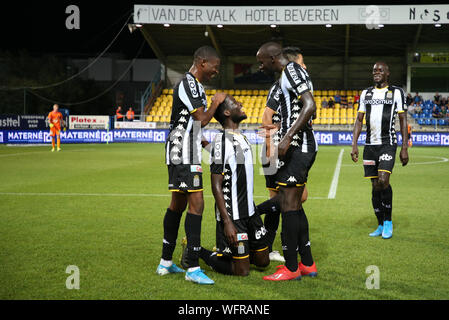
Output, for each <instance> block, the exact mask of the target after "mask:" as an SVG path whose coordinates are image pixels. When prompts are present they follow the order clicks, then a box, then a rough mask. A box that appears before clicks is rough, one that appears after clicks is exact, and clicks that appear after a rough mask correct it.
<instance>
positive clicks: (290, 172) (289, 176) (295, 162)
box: [276, 148, 317, 187]
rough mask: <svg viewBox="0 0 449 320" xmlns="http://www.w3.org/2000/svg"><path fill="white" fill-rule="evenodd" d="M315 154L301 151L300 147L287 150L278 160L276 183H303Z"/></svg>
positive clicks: (299, 184)
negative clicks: (283, 156)
mask: <svg viewBox="0 0 449 320" xmlns="http://www.w3.org/2000/svg"><path fill="white" fill-rule="evenodd" d="M316 154H317V153H316V152H302V151H301V149H300V148H293V149H290V150H288V152H287V155H286V157H285V159H284V160H279V164H278V166H279V170H278V173H277V174H276V184H278V185H280V186H285V187H295V186H296V187H300V186H303V185H305V184H306V183H307V177H308V175H309V170H310V169H311V168H312V165H313V163H314V162H315V158H316Z"/></svg>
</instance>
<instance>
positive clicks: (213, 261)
mask: <svg viewBox="0 0 449 320" xmlns="http://www.w3.org/2000/svg"><path fill="white" fill-rule="evenodd" d="M200 258H201V259H203V260H204V262H205V263H206V264H207V265H208V266H209V267H211V268H212V269H214V270H215V271H217V272H219V273H222V274H227V275H232V274H233V272H232V258H230V257H226V256H221V255H220V256H219V255H217V253H216V252H212V251H209V250H207V249H204V248H201V251H200Z"/></svg>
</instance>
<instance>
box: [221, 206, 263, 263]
mask: <svg viewBox="0 0 449 320" xmlns="http://www.w3.org/2000/svg"><path fill="white" fill-rule="evenodd" d="M233 223H234V226H235V228H236V229H237V241H238V247H233V246H230V245H229V244H228V241H227V240H226V237H225V234H224V225H223V221H217V227H216V247H217V254H222V255H226V256H230V257H232V258H234V259H245V258H248V257H249V254H250V251H262V250H265V249H267V248H268V245H267V239H266V234H267V229H265V226H264V225H263V222H262V219H261V218H260V216H259V215H258V214H257V213H254V214H253V215H252V216H251V217H249V218H244V219H239V220H235V221H233Z"/></svg>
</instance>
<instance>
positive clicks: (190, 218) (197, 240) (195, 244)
mask: <svg viewBox="0 0 449 320" xmlns="http://www.w3.org/2000/svg"><path fill="white" fill-rule="evenodd" d="M202 218H203V216H201V215H197V214H193V213H189V212H188V213H187V215H186V219H185V222H184V228H185V232H186V237H187V256H186V260H187V265H188V266H189V268H195V267H199V266H200V264H199V261H198V259H199V254H200V251H201V220H202Z"/></svg>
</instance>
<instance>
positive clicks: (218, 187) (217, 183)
mask: <svg viewBox="0 0 449 320" xmlns="http://www.w3.org/2000/svg"><path fill="white" fill-rule="evenodd" d="M211 185H212V193H213V195H214V198H215V203H216V204H217V208H218V211H219V213H220V218H221V221H223V225H224V234H225V237H226V239H227V241H228V243H229V244H230V245H232V246H237V229H236V228H235V226H234V223H233V222H232V220H231V217H230V216H229V214H228V212H227V210H226V203H225V199H224V195H223V187H222V185H223V175H222V174H217V173H211Z"/></svg>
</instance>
